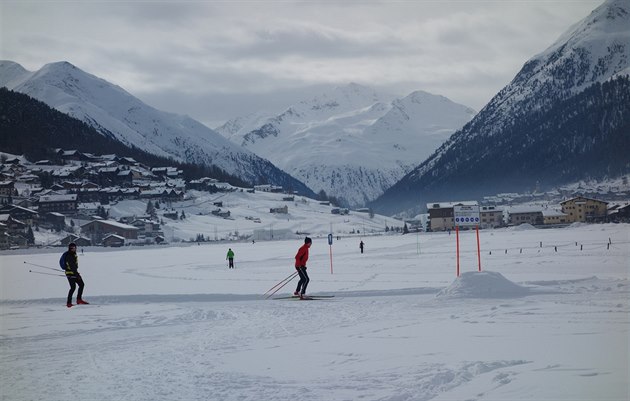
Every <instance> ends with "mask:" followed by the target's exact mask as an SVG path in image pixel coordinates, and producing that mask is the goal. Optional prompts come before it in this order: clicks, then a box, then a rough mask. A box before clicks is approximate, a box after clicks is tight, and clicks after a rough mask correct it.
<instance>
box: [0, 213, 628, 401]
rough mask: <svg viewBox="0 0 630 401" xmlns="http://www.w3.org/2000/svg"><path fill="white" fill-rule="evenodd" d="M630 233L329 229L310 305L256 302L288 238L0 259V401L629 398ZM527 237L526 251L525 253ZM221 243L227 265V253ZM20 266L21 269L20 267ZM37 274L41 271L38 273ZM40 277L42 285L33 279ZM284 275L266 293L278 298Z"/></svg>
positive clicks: (314, 252)
mask: <svg viewBox="0 0 630 401" xmlns="http://www.w3.org/2000/svg"><path fill="white" fill-rule="evenodd" d="M629 233H630V226H628V225H621V224H620V225H574V226H571V227H568V228H563V229H546V230H539V229H533V228H531V227H529V228H528V227H520V228H519V227H517V228H508V229H498V230H483V231H481V232H480V238H481V265H482V270H483V271H482V272H481V273H479V272H477V269H478V265H477V252H476V238H475V235H474V232H473V231H467V232H463V233H461V235H460V240H461V249H462V257H461V271H462V275H461V276H460V277H459V278H457V277H456V258H455V234H454V233H452V234H451V235H448V234H447V233H422V234H419V235H416V234H411V235H404V236H403V235H391V236H368V237H362V239H363V241H364V242H365V244H366V248H365V249H366V250H365V253H364V254H360V252H359V248H358V243H359V237H343V238H341V239H340V240H338V241H337V240H335V242H334V244H333V245H332V263H333V274H331V266H330V253H329V252H330V249H331V248H330V247H329V246H328V243H327V241H326V239H325V238H322V237H316V238H315V239H314V243H313V246H312V248H311V257H310V260H309V264H308V266H309V268H308V271H309V274H310V276H311V283H310V285H309V288H308V292H309V293H311V294H330V295H334V298H330V299H326V300H316V301H297V300H293V299H282V300H265V299H264V297H263V296H262V294H263V293H265V291H267V290H268V289H269V288H271V287H272V286H273V285H274V284H276V283H277V282H278V281H280V280H281V279H283V278H284V277H286V276H288V275H289V274H291V273H292V272H293V267H292V264H293V256H294V255H295V252H296V251H297V249H298V247H299V246H300V245H301V243H302V242H301V241H300V240H285V241H270V242H264V241H259V242H256V243H255V244H252V243H251V242H230V243H220V244H218V243H214V244H202V245H196V244H195V245H189V246H168V247H148V248H139V249H121V250H110V249H103V248H86V249H85V250H84V251H85V253H84V254H81V253H79V264H80V271H81V272H82V275H83V277H84V279H85V281H86V290H85V294H84V298H85V299H86V300H88V301H90V302H92V304H91V305H86V306H76V307H73V308H71V309H67V308H66V307H65V295H66V293H67V289H68V284H67V282H66V280H65V278H64V277H61V276H55V275H56V274H58V273H57V272H55V271H53V270H48V269H45V268H42V267H37V266H34V265H41V266H47V267H51V268H55V267H56V266H57V260H58V259H59V254H60V253H61V251H62V250H61V249H48V250H46V251H37V252H31V253H20V254H18V253H11V252H7V253H4V254H2V255H0V258H1V259H0V261H1V268H0V279H1V283H2V287H1V290H2V292H1V294H0V312H1V314H0V316H1V320H0V323H1V327H0V363H1V369H2V374H1V375H0V395H1V397H0V399H1V400H7V401H9V400H46V401H55V400H63V401H67V400H83V401H85V400H99V401H104V400H137V401H145V400H146V401H155V400H256V401H263V400H280V401H282V400H290V401H295V400H308V401H316V400H322V401H324V400H326V401H329V400H335V401H337V400H388V401H406V400H417V401H422V400H435V401H438V400H440V401H446V400H479V401H481V400H488V401H489V400H504V401H505V400H538V401H542V400H572V401H576V400H585V401H586V400H588V401H592V400H609V401H612V400H615V401H616V400H618V401H622V400H623V401H627V400H628V399H630V392H629V384H628V382H629V377H630V375H629V372H628V370H629V362H628V361H629V360H630V359H629V355H628V343H629V336H628V330H629V327H630V325H629V321H630V313H629V312H630V305H629V297H630V285H629V281H628V276H629V270H630V264H629V260H630V258H629V256H630V255H629V244H630V238H629ZM541 242H542V247H541ZM228 247H231V248H232V249H233V250H234V251H235V253H236V269H233V270H229V269H228V268H227V262H226V261H225V254H226V252H227V249H228ZM29 270H30V271H29ZM40 273H46V274H40ZM48 274H52V275H48ZM295 284H296V281H295V280H294V281H292V282H291V283H290V284H289V285H287V286H286V287H284V288H283V289H282V290H280V292H279V293H278V294H277V295H278V296H286V295H288V293H289V292H291V291H293V289H294V288H295Z"/></svg>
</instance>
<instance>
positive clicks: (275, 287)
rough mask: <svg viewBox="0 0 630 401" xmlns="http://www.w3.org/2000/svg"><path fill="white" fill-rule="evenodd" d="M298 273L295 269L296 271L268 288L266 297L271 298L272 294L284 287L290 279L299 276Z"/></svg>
mask: <svg viewBox="0 0 630 401" xmlns="http://www.w3.org/2000/svg"><path fill="white" fill-rule="evenodd" d="M297 274H298V272H297V271H295V272H293V273H291V274H290V275H289V276H288V277H286V278H284V279H282V280H280V282H279V283H278V284H276V285H274V286H273V287H271V288H270V289H268V290H267V292H265V293H264V294H263V295H264V296H265V298H269V297H270V296H272V295H273V294H275V293H276V292H278V291H280V289H281V288H282V287H284V286H285V285H286V284H287V283H288V282H289V281H291V280H293V279H294V278H295V276H297Z"/></svg>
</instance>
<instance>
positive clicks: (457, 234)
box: [455, 226, 459, 277]
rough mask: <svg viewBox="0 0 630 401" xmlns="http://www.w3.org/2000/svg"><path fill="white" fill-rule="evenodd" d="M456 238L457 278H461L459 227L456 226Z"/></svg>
mask: <svg viewBox="0 0 630 401" xmlns="http://www.w3.org/2000/svg"><path fill="white" fill-rule="evenodd" d="M455 237H456V238H457V277H459V226H455Z"/></svg>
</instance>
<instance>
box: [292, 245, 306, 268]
mask: <svg viewBox="0 0 630 401" xmlns="http://www.w3.org/2000/svg"><path fill="white" fill-rule="evenodd" d="M308 248H309V246H308V244H304V245H302V246H301V247H300V249H298V252H297V254H296V255H295V267H302V266H306V261H307V260H308Z"/></svg>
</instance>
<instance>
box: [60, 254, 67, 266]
mask: <svg viewBox="0 0 630 401" xmlns="http://www.w3.org/2000/svg"><path fill="white" fill-rule="evenodd" d="M59 267H61V270H66V253H65V252H64V253H62V254H61V258H59Z"/></svg>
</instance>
